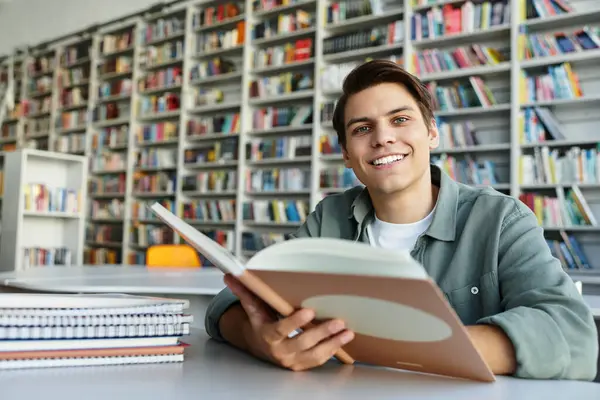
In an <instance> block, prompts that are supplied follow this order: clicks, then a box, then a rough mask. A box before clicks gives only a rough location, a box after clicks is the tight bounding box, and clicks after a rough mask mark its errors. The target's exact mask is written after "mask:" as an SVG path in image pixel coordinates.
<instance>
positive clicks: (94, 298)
mask: <svg viewBox="0 0 600 400" xmlns="http://www.w3.org/2000/svg"><path fill="white" fill-rule="evenodd" d="M188 307H189V302H188V301H186V300H177V299H168V298H158V297H144V296H132V295H124V294H86V295H80V294H39V293H14V294H13V293H3V294H0V370H5V369H23V368H49V367H61V366H91V365H124V364H150V363H168V362H182V361H183V360H184V347H186V346H187V345H186V344H184V343H182V342H181V341H180V339H181V337H183V336H185V335H188V334H189V333H190V323H191V322H192V320H193V317H192V316H190V315H186V314H185V313H184V311H185V309H186V308H188Z"/></svg>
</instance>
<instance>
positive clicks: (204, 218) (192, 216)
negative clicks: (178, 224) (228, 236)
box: [179, 199, 235, 222]
mask: <svg viewBox="0 0 600 400" xmlns="http://www.w3.org/2000/svg"><path fill="white" fill-rule="evenodd" d="M179 215H180V216H181V217H182V218H184V219H187V220H191V221H193V222H235V200H234V199H222V200H194V201H189V202H185V203H183V204H182V205H181V213H180V214H179Z"/></svg>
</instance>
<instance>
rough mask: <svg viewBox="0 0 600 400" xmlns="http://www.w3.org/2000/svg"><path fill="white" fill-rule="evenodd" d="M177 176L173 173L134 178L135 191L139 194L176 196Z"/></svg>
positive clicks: (141, 175) (143, 175)
mask: <svg viewBox="0 0 600 400" xmlns="http://www.w3.org/2000/svg"><path fill="white" fill-rule="evenodd" d="M175 188H176V176H175V174H174V173H172V172H169V173H167V172H158V173H155V174H140V175H139V176H136V177H134V182H133V191H134V192H138V193H165V194H175Z"/></svg>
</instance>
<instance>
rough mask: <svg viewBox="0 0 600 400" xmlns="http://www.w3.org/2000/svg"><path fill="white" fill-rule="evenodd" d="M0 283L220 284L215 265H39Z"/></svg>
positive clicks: (64, 286)
mask: <svg viewBox="0 0 600 400" xmlns="http://www.w3.org/2000/svg"><path fill="white" fill-rule="evenodd" d="M0 283H1V284H3V285H5V286H10V287H14V288H19V289H25V290H39V291H46V292H81V293H89V292H105V293H115V292H127V293H171V294H187V295H191V294H197V295H215V294H217V293H219V292H220V291H221V290H222V289H223V288H224V287H225V284H224V283H223V273H222V272H221V271H219V270H217V269H215V268H198V269H196V268H194V269H186V268H184V269H180V268H146V267H143V266H114V265H112V266H109V265H106V266H96V265H88V266H81V267H43V268H32V269H28V270H25V271H17V272H7V273H2V274H0Z"/></svg>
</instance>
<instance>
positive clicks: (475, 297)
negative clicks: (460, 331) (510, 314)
mask: <svg viewBox="0 0 600 400" xmlns="http://www.w3.org/2000/svg"><path fill="white" fill-rule="evenodd" d="M445 294H446V297H447V298H448V301H449V302H450V305H451V306H452V308H454V311H455V312H456V314H457V315H458V317H459V318H460V319H461V321H462V323H463V324H464V325H473V324H475V323H476V322H477V321H478V320H479V319H481V318H483V317H485V316H488V315H491V314H496V313H498V312H499V311H500V293H499V291H498V279H497V274H496V271H491V272H488V273H485V274H483V275H481V276H480V277H479V279H475V280H473V281H472V282H470V283H469V284H468V285H465V286H463V287H460V288H457V289H454V290H450V291H448V292H446V293H445Z"/></svg>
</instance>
